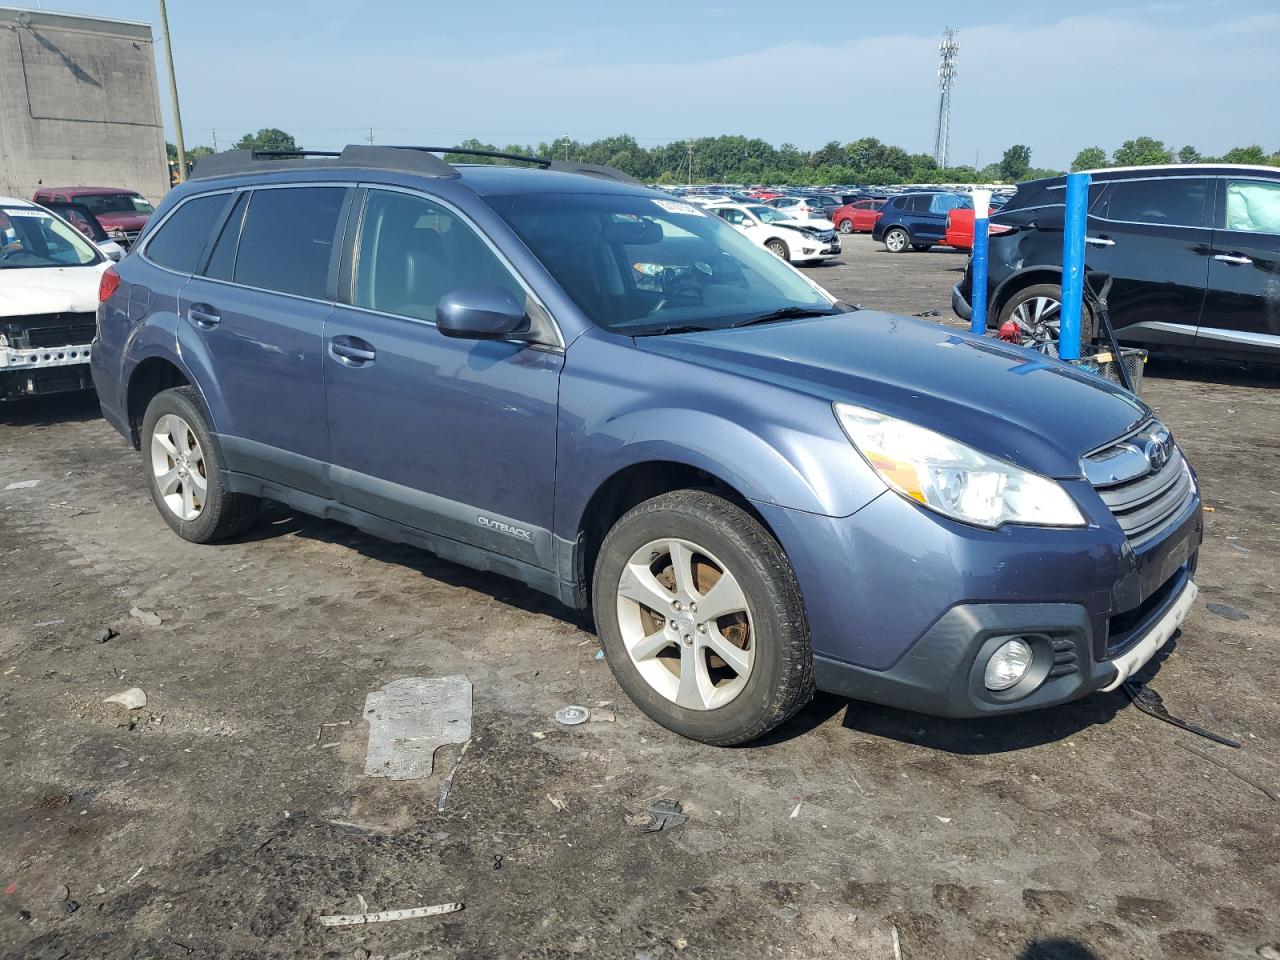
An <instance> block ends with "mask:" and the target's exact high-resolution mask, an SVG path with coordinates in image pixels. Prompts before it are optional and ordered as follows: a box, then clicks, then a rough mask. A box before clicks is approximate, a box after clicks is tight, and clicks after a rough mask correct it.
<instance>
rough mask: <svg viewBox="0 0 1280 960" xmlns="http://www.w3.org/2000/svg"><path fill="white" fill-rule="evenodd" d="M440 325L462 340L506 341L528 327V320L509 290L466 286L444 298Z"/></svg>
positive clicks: (438, 314) (438, 317)
mask: <svg viewBox="0 0 1280 960" xmlns="http://www.w3.org/2000/svg"><path fill="white" fill-rule="evenodd" d="M436 326H438V327H439V328H440V332H441V333H443V334H444V335H445V336H446V337H457V338H458V339H460V340H506V339H507V338H508V337H510V336H511V335H512V334H514V333H516V332H518V331H520V330H521V329H525V328H527V327H528V317H527V316H526V315H525V312H524V307H523V306H521V305H520V302H519V301H518V300H516V298H515V297H514V296H512V295H511V291H510V290H507V289H506V288H505V287H463V288H462V289H460V290H454V291H452V292H451V293H446V294H445V295H444V296H443V297H441V298H440V302H439V303H437V304H436Z"/></svg>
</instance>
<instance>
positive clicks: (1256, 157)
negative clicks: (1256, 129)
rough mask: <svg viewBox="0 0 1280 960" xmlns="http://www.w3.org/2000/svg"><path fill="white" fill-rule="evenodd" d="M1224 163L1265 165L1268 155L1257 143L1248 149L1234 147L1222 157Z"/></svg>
mask: <svg viewBox="0 0 1280 960" xmlns="http://www.w3.org/2000/svg"><path fill="white" fill-rule="evenodd" d="M1222 162H1223V163H1254V164H1265V163H1266V162H1267V153H1266V151H1265V150H1263V149H1262V147H1260V146H1258V145H1257V144H1256V143H1255V144H1253V145H1252V146H1248V147H1232V148H1231V149H1230V150H1228V151H1227V152H1226V153H1224V154H1223V155H1222Z"/></svg>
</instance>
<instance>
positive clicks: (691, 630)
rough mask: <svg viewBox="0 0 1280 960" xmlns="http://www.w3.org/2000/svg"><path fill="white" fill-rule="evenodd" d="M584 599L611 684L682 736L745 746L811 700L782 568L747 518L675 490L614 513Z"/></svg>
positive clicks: (703, 496)
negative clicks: (619, 514)
mask: <svg viewBox="0 0 1280 960" xmlns="http://www.w3.org/2000/svg"><path fill="white" fill-rule="evenodd" d="M592 596H593V606H594V609H595V618H596V628H597V630H598V631H599V635H600V640H601V644H602V646H603V647H604V652H605V656H606V658H607V659H608V661H609V666H610V668H611V669H612V670H613V673H614V676H615V677H617V680H618V683H619V684H620V685H621V686H622V688H623V689H624V690H625V691H626V693H627V695H628V696H629V697H630V698H631V699H632V701H634V702H635V704H636V705H637V706H638V707H639V708H640V709H641V710H643V711H644V712H645V713H646V714H648V715H649V717H651V718H652V719H653V720H656V721H657V722H658V723H660V724H662V725H663V726H664V727H667V728H668V729H670V730H673V731H675V732H676V733H679V734H681V735H682V736H686V737H689V738H691V739H694V740H700V741H702V742H704V743H710V744H714V745H717V746H731V745H734V744H739V743H746V742H747V741H750V740H754V739H756V738H757V737H759V736H761V735H762V734H764V733H766V732H767V731H769V730H771V729H773V728H774V727H776V726H777V725H778V724H780V723H782V722H783V721H784V720H786V719H787V718H788V717H790V716H791V715H792V714H794V713H795V712H796V711H797V710H799V709H800V708H801V707H802V706H803V705H804V704H805V703H807V702H808V701H809V699H810V698H811V697H812V696H813V656H812V653H811V651H810V647H809V628H808V622H807V620H806V619H805V613H804V602H803V600H802V598H801V596H800V588H799V586H798V585H797V583H796V580H795V574H794V573H793V572H792V569H791V564H790V563H789V562H788V560H787V558H786V556H785V554H783V552H782V548H781V547H779V546H778V543H777V541H775V540H774V539H773V537H772V536H770V535H769V532H768V531H767V530H765V529H764V527H762V526H761V525H760V524H759V523H758V522H757V521H756V520H755V518H754V517H752V516H751V515H750V514H748V513H747V512H746V511H745V510H743V509H742V508H740V507H738V506H736V505H735V504H733V503H730V502H729V501H727V500H725V499H724V498H722V497H719V496H716V495H715V494H713V493H710V492H708V491H704V490H677V491H675V492H674V493H668V494H663V495H662V496H659V497H655V498H653V499H652V500H648V501H646V502H644V503H642V504H640V505H639V506H637V507H635V508H634V509H633V510H631V511H630V512H629V513H627V514H626V515H625V516H623V517H622V519H621V520H619V521H618V522H617V523H616V524H615V525H614V527H613V529H612V530H610V531H609V534H608V536H607V537H605V541H604V544H603V545H602V546H601V549H600V556H599V558H598V560H597V562H596V569H595V577H594V582H593V590H592Z"/></svg>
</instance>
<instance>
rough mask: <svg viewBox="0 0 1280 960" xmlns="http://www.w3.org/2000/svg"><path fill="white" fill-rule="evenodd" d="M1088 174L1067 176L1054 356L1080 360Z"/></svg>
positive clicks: (1087, 210)
mask: <svg viewBox="0 0 1280 960" xmlns="http://www.w3.org/2000/svg"><path fill="white" fill-rule="evenodd" d="M1089 180H1090V177H1089V174H1087V173H1069V174H1067V201H1066V203H1067V207H1066V211H1065V219H1064V221H1063V225H1062V323H1061V326H1060V328H1059V335H1058V356H1059V357H1061V358H1062V359H1063V360H1079V359H1080V312H1081V311H1082V310H1083V309H1084V235H1085V228H1086V227H1087V226H1088V218H1089Z"/></svg>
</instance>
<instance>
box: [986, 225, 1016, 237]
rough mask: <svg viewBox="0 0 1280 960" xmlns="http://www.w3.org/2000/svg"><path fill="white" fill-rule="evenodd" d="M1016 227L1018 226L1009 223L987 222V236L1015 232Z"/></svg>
mask: <svg viewBox="0 0 1280 960" xmlns="http://www.w3.org/2000/svg"><path fill="white" fill-rule="evenodd" d="M1016 229H1018V228H1017V227H1014V226H1011V225H1009V224H1007V223H989V224H987V236H989V237H998V236H1000V234H1002V233H1013V231H1014V230H1016Z"/></svg>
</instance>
